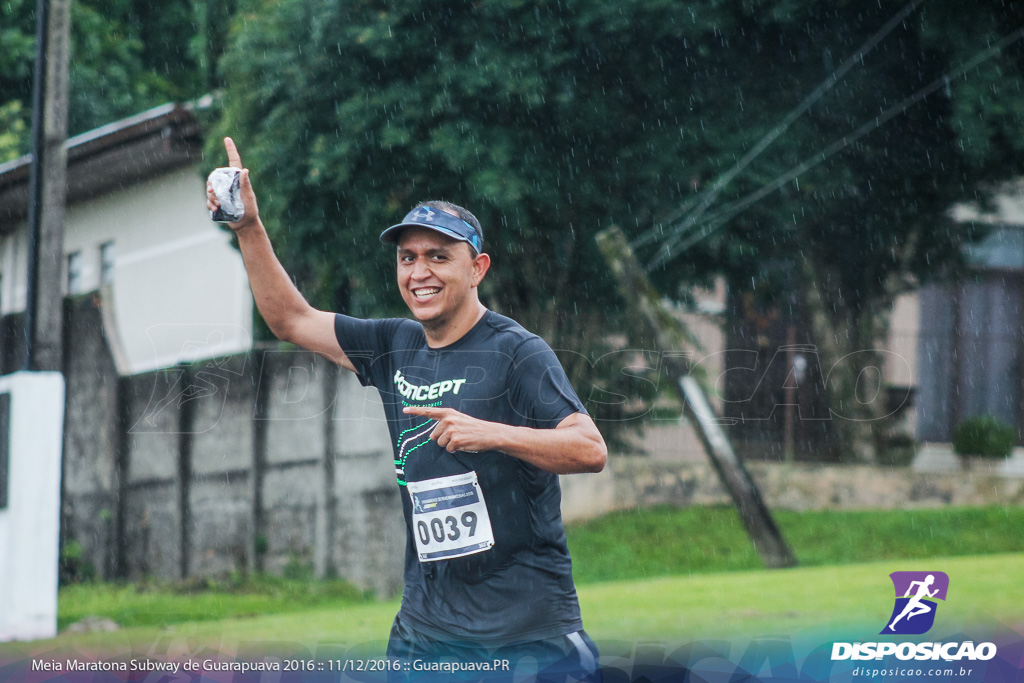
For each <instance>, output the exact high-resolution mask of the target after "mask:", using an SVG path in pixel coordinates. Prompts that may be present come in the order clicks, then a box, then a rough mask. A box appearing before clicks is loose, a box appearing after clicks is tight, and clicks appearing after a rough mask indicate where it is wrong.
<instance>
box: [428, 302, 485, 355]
mask: <svg viewBox="0 0 1024 683" xmlns="http://www.w3.org/2000/svg"><path fill="white" fill-rule="evenodd" d="M471 310H472V314H471V315H460V316H455V317H454V319H453V320H452V321H450V322H443V323H440V324H438V325H437V326H431V325H429V324H424V325H423V334H424V336H426V338H427V346H429V347H430V348H432V349H439V348H442V347H444V346H449V345H451V344H454V343H455V342H457V341H459V340H460V339H462V338H463V337H464V336H465V335H466V333H468V332H469V331H470V330H471V329H473V327H474V326H475V325H476V324H477V323H478V322H480V319H481V318H483V317H484V313H486V312H487V308H486V307H485V306H484V305H483V304H482V303H480V302H479V301H476V302H474V308H473V309H471Z"/></svg>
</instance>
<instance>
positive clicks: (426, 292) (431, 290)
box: [413, 287, 441, 299]
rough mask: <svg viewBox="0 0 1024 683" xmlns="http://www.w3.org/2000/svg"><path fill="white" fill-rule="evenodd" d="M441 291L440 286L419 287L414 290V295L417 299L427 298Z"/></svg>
mask: <svg viewBox="0 0 1024 683" xmlns="http://www.w3.org/2000/svg"><path fill="white" fill-rule="evenodd" d="M440 291H441V288H440V287H427V288H426V289H417V290H414V291H413V295H414V296H415V297H416V298H417V299H425V298H426V297H428V296H434V295H435V294H437V293H438V292H440Z"/></svg>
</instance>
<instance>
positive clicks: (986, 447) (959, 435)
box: [953, 415, 1017, 458]
mask: <svg viewBox="0 0 1024 683" xmlns="http://www.w3.org/2000/svg"><path fill="white" fill-rule="evenodd" d="M1016 444H1017V430H1015V429H1014V428H1013V427H1010V426H1009V425H1007V424H1005V423H1004V422H1002V421H1000V420H998V419H997V418H994V417H992V416H991V415H982V416H980V417H972V418H970V419H967V420H964V421H963V422H961V423H960V424H958V425H957V426H956V430H954V432H953V451H954V452H956V453H957V454H958V455H979V456H983V457H987V458H1005V457H1006V456H1008V455H1009V454H1010V452H1011V451H1012V450H1013V447H1014V446H1015V445H1016Z"/></svg>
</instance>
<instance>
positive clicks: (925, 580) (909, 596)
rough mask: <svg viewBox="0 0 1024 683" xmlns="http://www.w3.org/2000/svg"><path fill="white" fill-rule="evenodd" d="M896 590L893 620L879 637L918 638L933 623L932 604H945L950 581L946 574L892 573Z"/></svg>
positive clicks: (933, 612) (936, 605)
mask: <svg viewBox="0 0 1024 683" xmlns="http://www.w3.org/2000/svg"><path fill="white" fill-rule="evenodd" d="M889 578H890V579H892V585H893V588H895V589H896V604H895V605H894V606H893V609H892V616H890V617H889V622H888V624H887V625H886V627H885V628H884V629H882V631H881V634H882V635H886V634H892V633H898V634H902V635H920V634H922V633H927V632H928V630H929V629H930V628H931V627H932V624H934V623H935V610H936V609H937V608H938V604H937V603H936V602H935V600H945V599H946V591H947V590H949V577H948V576H947V575H946V573H945V572H893V573H892V574H889Z"/></svg>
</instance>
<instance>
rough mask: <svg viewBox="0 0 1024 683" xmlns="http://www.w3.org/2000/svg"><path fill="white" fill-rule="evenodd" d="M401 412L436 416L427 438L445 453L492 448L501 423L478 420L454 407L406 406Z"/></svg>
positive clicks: (473, 451) (433, 418)
mask: <svg viewBox="0 0 1024 683" xmlns="http://www.w3.org/2000/svg"><path fill="white" fill-rule="evenodd" d="M403 412H405V413H406V414H407V415H422V416H424V417H428V418H430V419H432V420H437V424H436V425H435V426H434V430H433V431H432V432H430V438H431V439H433V440H434V441H436V442H437V445H438V446H440V447H442V448H444V449H445V450H446V451H448V452H449V453H454V452H455V451H464V452H466V453H479V452H480V451H489V450H493V449H494V444H495V437H496V436H497V435H498V434H497V433H498V432H499V431H500V430H501V429H502V428H503V427H505V425H502V424H498V423H496V422H487V421H486V420H478V419H477V418H475V417H470V416H469V415H466V414H465V413H460V412H459V411H457V410H455V409H454V408H430V407H426V406H408V407H406V408H405V409H404V411H403Z"/></svg>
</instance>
